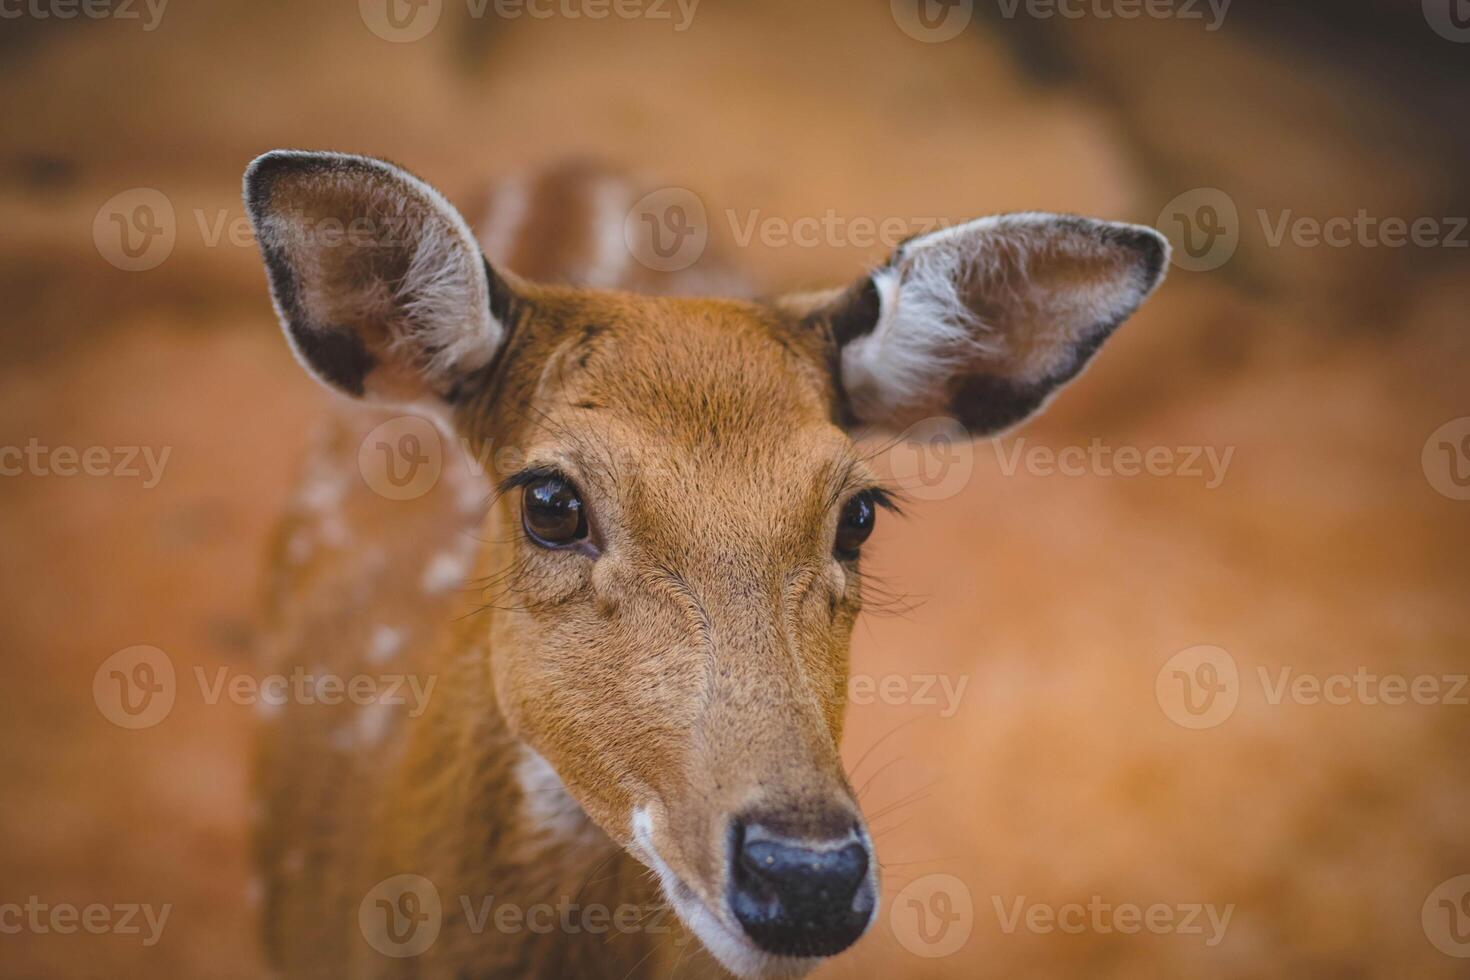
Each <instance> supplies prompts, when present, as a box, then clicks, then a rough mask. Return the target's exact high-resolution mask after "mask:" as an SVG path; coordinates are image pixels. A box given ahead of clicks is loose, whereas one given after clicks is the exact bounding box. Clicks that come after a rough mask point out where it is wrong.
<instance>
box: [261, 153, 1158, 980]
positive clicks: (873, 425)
mask: <svg viewBox="0 0 1470 980" xmlns="http://www.w3.org/2000/svg"><path fill="white" fill-rule="evenodd" d="M641 190H642V188H640V187H638V186H636V185H635V184H634V183H631V182H629V181H626V180H625V179H623V178H620V177H617V176H616V175H613V174H611V173H608V172H605V171H599V170H597V169H596V168H589V167H587V166H585V165H577V166H573V167H570V168H563V169H561V170H558V171H552V172H550V173H549V174H547V175H540V176H537V177H535V178H528V179H525V180H522V181H520V182H519V183H512V184H506V185H502V186H501V187H500V188H499V189H497V191H496V192H495V195H494V196H493V197H492V199H491V200H490V201H489V202H487V203H486V207H485V210H486V211H487V212H488V213H490V214H492V215H498V216H499V221H498V222H497V223H496V224H494V225H493V226H492V227H489V228H487V229H485V231H484V233H483V235H482V239H481V240H482V241H484V242H485V243H486V244H487V246H488V251H489V253H490V254H489V259H490V261H489V262H485V261H484V260H483V259H482V258H481V255H480V249H479V247H478V246H477V245H476V244H475V243H474V241H473V240H471V239H470V238H469V237H468V236H469V233H468V231H467V229H466V228H465V226H464V222H463V221H462V219H460V218H459V216H458V214H457V212H455V211H454V210H453V208H452V207H450V206H449V205H448V204H447V202H445V201H444V200H443V198H442V197H440V196H439V195H438V194H437V193H436V192H433V191H432V190H431V189H429V188H428V187H427V185H425V184H423V182H422V181H418V180H417V179H416V178H412V177H411V176H409V175H407V174H406V173H405V172H403V171H402V170H400V169H399V168H396V167H393V166H392V165H390V164H384V163H381V162H379V161H371V160H366V159H364V158H357V157H345V156H342V155H337V154H308V153H297V152H280V153H274V154H268V155H267V156H265V157H263V158H261V159H260V160H258V161H256V162H255V163H254V164H252V166H251V169H250V171H249V172H248V173H247V177H246V198H247V204H248V206H249V209H250V213H251V216H252V219H253V220H254V222H255V225H256V228H257V232H258V235H259V238H260V241H261V246H262V251H263V253H264V255H265V259H266V264H267V268H268V270H269V272H270V279H271V285H272V292H273V295H274V299H275V302H276V307H277V311H278V313H279V315H280V317H281V319H282V322H283V325H284V327H285V330H286V333H287V336H288V339H290V341H291V343H292V346H293V350H295V351H296V352H297V355H298V357H299V358H300V359H301V360H302V361H303V363H304V364H305V366H306V367H307V369H308V371H310V372H311V373H312V374H313V375H314V376H316V377H317V378H318V379H319V380H321V381H322V382H323V383H324V384H326V385H327V386H328V387H330V388H333V389H335V390H337V391H338V392H340V393H342V394H345V395H347V396H349V397H351V398H354V399H359V400H360V401H359V402H358V404H356V405H354V407H353V409H352V410H351V411H349V412H344V413H342V415H341V417H340V418H338V419H337V420H335V421H334V422H333V424H332V426H331V427H330V428H329V429H328V430H327V431H326V432H324V433H323V435H322V437H321V440H320V443H319V446H318V449H317V450H316V451H315V452H314V453H313V454H312V456H311V458H310V459H309V460H308V461H307V462H306V464H305V467H306V468H305V472H304V474H303V489H302V491H301V493H300V495H299V496H298V498H297V499H296V501H295V502H294V503H293V505H292V508H291V511H290V513H289V514H288V516H287V518H286V520H285V522H284V524H283V527H282V531H281V536H280V540H279V543H278V545H277V549H278V554H277V558H276V561H275V563H274V567H275V568H276V569H277V570H276V571H275V573H274V574H273V578H272V582H271V589H270V595H271V601H270V613H271V622H272V629H271V631H270V637H271V640H270V643H269V649H268V651H267V656H268V657H270V659H271V661H272V665H273V667H274V668H275V669H278V670H282V669H289V668H290V667H297V666H305V667H306V668H308V669H310V670H313V671H315V672H316V673H318V674H321V675H335V676H340V677H352V676H358V675H367V676H371V677H381V676H384V675H385V674H389V673H393V674H406V675H409V676H412V677H415V678H417V679H419V680H420V685H419V689H420V690H421V691H425V692H426V696H425V697H424V698H423V699H422V702H423V703H422V704H417V705H414V706H406V705H393V704H387V703H373V704H368V705H356V704H343V705H336V706H326V705H323V704H319V703H311V704H306V703H297V702H291V701H288V703H286V704H284V705H282V706H279V707H278V708H275V707H273V708H272V709H271V710H270V711H269V713H268V714H267V716H266V717H265V718H264V719H263V721H262V734H261V740H260V748H259V753H258V763H257V768H256V781H257V789H258V792H259V796H260V800H261V812H260V814H259V825H258V833H257V841H258V844H257V847H258V859H259V865H260V868H261V872H262V876H263V883H262V884H263V887H262V892H263V909H262V920H263V932H264V937H265V942H266V946H267V948H268V951H269V953H270V956H271V959H272V961H273V962H274V964H275V965H276V966H277V968H278V969H280V970H281V971H282V972H283V973H285V974H286V975H289V976H303V977H307V976H313V977H314V976H333V977H337V976H344V975H346V976H355V977H357V976H361V977H409V976H412V977H453V978H461V977H528V976H548V977H565V976H611V977H621V978H628V977H634V976H668V975H670V973H671V971H674V970H676V969H677V970H678V971H680V975H699V976H703V975H722V974H724V973H725V972H726V971H728V972H732V973H735V974H737V975H741V976H794V975H801V974H804V973H805V972H807V971H809V970H810V969H811V968H813V967H814V966H815V965H816V964H817V963H818V962H819V961H820V960H819V958H817V957H812V956H786V955H775V954H771V953H767V952H764V951H763V950H761V949H759V948H757V947H756V946H755V945H754V944H752V942H751V941H750V940H749V939H748V938H747V937H746V936H745V935H743V934H742V932H741V930H740V927H739V925H738V924H737V923H735V922H734V920H733V919H732V918H731V915H730V913H729V911H728V909H727V908H726V905H725V900H724V895H725V893H726V890H727V887H728V881H727V877H728V871H727V868H726V866H725V861H726V856H727V851H728V844H727V840H728V835H727V827H728V822H729V820H730V819H731V817H732V816H733V815H735V814H738V813H743V812H748V811H749V810H750V809H751V808H752V807H759V808H762V809H763V812H766V813H770V814H777V815H778V816H777V817H775V818H772V819H779V821H780V823H781V829H782V832H783V833H785V834H788V835H791V836H793V837H801V838H803V839H811V840H829V839H840V838H841V835H843V834H852V835H856V836H855V837H854V839H858V840H861V841H862V842H863V844H864V845H865V846H868V847H869V849H870V848H871V845H870V842H868V841H867V840H866V831H865V829H864V828H863V824H862V820H861V816H860V813H859V811H858V807H857V804H856V802H855V800H854V798H853V793H852V789H851V787H850V786H849V785H848V783H847V778H846V775H845V774H844V772H843V770H842V766H841V761H840V758H839V754H838V745H839V743H840V739H841V732H842V719H843V711H844V700H845V690H846V681H847V675H848V643H849V638H850V634H851V630H852V628H853V624H854V622H855V620H856V617H857V615H858V612H859V610H860V608H861V604H862V571H861V561H860V560H840V559H839V558H837V557H834V555H833V552H832V543H831V542H832V539H833V535H834V528H835V523H836V521H837V510H838V509H839V507H840V504H841V502H842V501H844V500H847V499H850V498H851V496H852V495H853V494H855V493H858V492H860V491H862V490H864V489H865V488H868V487H872V486H874V485H875V484H876V480H875V477H874V476H873V474H872V473H870V472H869V471H868V469H867V466H866V464H865V462H864V460H863V459H862V455H861V454H860V453H859V452H857V451H856V449H855V448H854V444H853V435H854V434H855V433H858V432H861V431H866V430H870V429H888V430H894V431H896V430H898V429H901V428H902V427H903V426H905V425H908V424H910V423H911V422H913V421H917V420H918V419H921V418H924V417H926V416H927V415H932V414H947V415H951V416H953V417H955V418H957V419H959V420H960V421H961V423H962V424H965V425H966V426H967V427H969V429H970V430H971V431H972V432H974V433H975V434H976V435H977V436H978V435H986V434H991V433H994V432H996V431H999V430H1000V429H1002V428H1004V427H1006V426H1009V425H1012V424H1015V423H1016V422H1019V421H1020V420H1021V419H1022V418H1024V417H1025V416H1027V415H1029V414H1031V413H1033V412H1034V411H1036V410H1037V409H1038V408H1039V407H1040V406H1041V405H1042V404H1043V403H1044V401H1045V400H1046V399H1047V398H1048V397H1050V395H1051V394H1052V393H1053V392H1054V390H1055V389H1056V388H1057V387H1058V386H1060V385H1061V384H1063V383H1064V382H1066V381H1067V380H1070V379H1071V378H1072V377H1074V376H1075V375H1076V374H1077V372H1078V371H1080V370H1081V368H1082V366H1083V365H1084V364H1085V363H1086V362H1087V360H1088V358H1089V357H1090V356H1091V355H1092V353H1093V352H1094V351H1095V350H1096V349H1097V347H1098V346H1099V345H1100V344H1101V342H1102V341H1103V339H1105V337H1106V336H1107V334H1108V333H1110V332H1111V331H1112V330H1113V329H1114V328H1116V327H1117V325H1118V324H1119V323H1120V322H1121V321H1122V320H1123V319H1124V318H1125V317H1126V316H1127V315H1128V314H1129V313H1131V312H1132V310H1133V309H1135V308H1136V307H1137V305H1138V304H1139V303H1140V302H1142V300H1143V299H1144V298H1145V297H1146V296H1147V295H1148V293H1149V292H1150V291H1151V290H1152V289H1153V288H1154V287H1155V286H1156V284H1157V283H1158V281H1159V279H1160V278H1161V276H1162V272H1163V268H1164V265H1165V262H1166V258H1167V247H1166V246H1165V245H1164V243H1163V241H1162V239H1161V238H1160V237H1159V236H1158V235H1157V234H1156V233H1154V232H1152V231H1151V230H1148V229H1142V228H1138V227H1136V226H1131V225H1117V224H1108V223H1102V222H1093V221H1088V220H1086V219H1077V218H1058V217H1056V216H1050V215H1023V216H1008V217H1002V218H993V219H982V220H981V221H980V222H974V223H971V224H969V225H964V226H958V227H956V228H953V229H948V230H946V231H943V232H938V233H935V234H934V235H931V236H926V237H925V238H922V239H918V240H914V241H911V242H909V243H906V244H905V245H904V246H903V247H902V248H900V249H899V250H898V252H897V253H896V254H895V255H894V257H893V258H892V259H891V260H890V261H889V262H888V263H887V264H886V265H885V266H883V267H882V268H880V269H879V270H877V271H876V272H875V273H874V274H872V275H870V276H864V277H861V278H860V279H859V280H858V281H857V283H855V284H854V285H853V286H850V287H847V288H845V289H839V290H833V291H830V292H826V293H819V294H810V295H806V296H800V297H787V298H782V299H778V300H775V301H772V302H768V303H767V302H755V301H747V300H731V299H706V298H682V297H676V296H656V295H646V294H635V293H632V292H609V291H603V290H601V289H594V288H589V287H587V286H583V285H565V283H569V282H570V283H580V282H591V283H596V284H598V285H603V286H605V285H636V286H637V287H639V288H640V289H642V290H659V291H663V292H677V291H679V290H680V289H681V288H682V286H683V285H684V284H683V283H681V282H680V281H678V280H680V279H683V280H686V281H696V282H700V283H711V282H716V281H725V282H728V281H730V280H729V279H728V278H724V277H723V276H722V274H720V273H718V272H711V271H709V270H708V269H707V268H703V267H702V268H700V269H697V270H695V271H692V272H691V273H689V274H688V275H687V276H686V275H683V274H679V275H675V276H670V275H650V274H649V272H648V270H645V269H641V268H639V267H638V266H637V265H636V263H632V262H628V261H626V257H624V258H623V259H621V260H620V259H619V258H618V257H616V256H615V255H614V254H613V253H612V252H610V251H609V249H608V247H607V242H608V241H609V239H610V234H611V233H610V232H609V231H608V229H606V228H605V227H601V226H599V225H598V223H597V221H596V220H589V219H596V218H598V217H599V216H600V217H601V220H602V221H603V222H606V221H607V220H608V218H609V216H612V217H613V218H614V219H620V216H621V215H620V204H621V202H627V203H629V204H630V203H631V202H632V201H634V200H637V199H638V197H639V196H641V193H640V192H641ZM621 206H622V207H624V208H625V207H626V205H625V204H624V205H621ZM328 218H336V219H339V220H341V221H342V222H343V223H345V224H350V223H351V222H352V220H353V219H362V222H363V226H364V227H366V228H368V229H370V234H371V235H376V236H379V237H377V238H374V239H373V240H372V241H371V242H358V243H356V244H347V245H342V244H334V245H327V246H322V245H321V244H319V243H314V240H313V237H312V235H313V231H314V229H317V228H318V227H319V226H320V225H321V224H322V223H323V222H324V221H325V219H328ZM532 239H537V240H540V243H537V242H536V241H532ZM512 263H519V264H518V265H515V264H512ZM512 270H514V271H512ZM557 283H563V284H562V285H558V284H557ZM364 403H365V405H364ZM403 406H411V407H412V410H413V411H415V412H422V413H424V414H425V415H426V417H429V418H432V419H434V425H435V426H437V427H438V428H437V430H436V431H437V433H438V435H437V438H438V439H439V440H440V445H441V446H442V447H443V451H442V465H443V473H442V474H441V476H440V479H439V480H438V482H437V483H436V485H435V486H434V487H433V489H432V490H431V491H429V492H428V493H426V494H424V495H423V496H421V497H418V498H416V499H411V500H389V499H385V498H384V497H381V496H378V495H377V494H375V493H373V492H372V491H371V490H370V489H369V488H368V487H367V486H366V485H365V484H364V481H363V479H362V478H361V477H360V475H359V459H360V454H361V453H362V452H363V451H364V450H363V447H364V440H365V439H367V438H368V437H369V434H370V433H371V432H373V431H375V430H376V427H377V426H378V425H379V424H380V423H382V422H383V421H384V420H385V419H387V418H390V417H392V416H394V415H397V414H401V412H402V410H403ZM369 448H371V447H369ZM536 467H545V468H551V467H554V468H555V469H557V470H559V471H561V472H563V473H565V474H567V475H568V476H569V477H571V478H572V479H573V481H574V482H575V483H576V485H577V487H578V488H579V490H580V491H581V492H582V494H583V496H584V498H585V499H586V501H587V505H588V507H589V508H590V513H591V515H592V518H593V520H594V523H595V528H594V530H595V532H596V535H597V541H598V548H597V553H596V554H595V555H588V554H577V553H572V552H551V551H547V550H545V549H539V548H537V547H536V546H535V545H533V544H531V543H529V542H528V541H527V540H526V538H525V537H524V535H523V534H522V533H521V531H520V516H519V515H520V511H519V499H518V494H517V492H516V491H515V490H513V489H512V490H509V491H508V492H503V493H502V492H497V487H499V486H500V485H501V484H502V481H504V480H505V479H506V478H507V477H513V476H514V475H515V474H516V473H517V472H520V471H524V470H526V469H527V468H536ZM481 470H483V471H481ZM411 707H412V708H421V709H422V710H421V711H418V712H417V713H415V711H414V710H411ZM873 866H874V870H872V871H870V874H874V875H875V874H876V870H875V869H876V860H874V862H873ZM405 875H408V876H413V880H414V881H417V882H427V883H428V888H429V890H430V891H432V893H433V894H432V895H429V894H427V893H425V894H424V895H420V896H417V897H416V898H415V901H414V903H413V904H412V905H411V907H410V906H409V905H405V906H404V908H405V910H421V909H422V908H423V907H424V905H423V902H424V901H429V902H430V903H431V904H432V903H437V908H438V912H437V915H436V917H435V918H436V921H435V925H436V927H437V929H438V932H437V936H436V937H435V938H434V940H433V942H432V943H431V944H430V945H429V946H428V947H427V948H425V949H423V950H421V951H416V952H414V954H413V955H405V956H396V955H391V954H384V953H383V952H382V950H381V949H379V948H376V947H375V946H374V945H373V943H372V942H370V941H368V932H370V931H371V930H370V927H369V925H367V924H365V923H367V922H368V920H370V919H372V917H373V916H374V915H375V914H377V913H376V912H375V906H374V904H373V903H374V902H376V901H377V900H378V899H375V898H374V897H373V896H374V895H375V894H376V893H375V891H374V890H375V889H378V888H380V886H381V885H382V883H383V882H385V881H391V880H397V878H398V876H405ZM390 904H391V901H390ZM504 905H508V906H512V907H513V908H514V909H515V910H518V911H519V912H520V913H522V914H525V913H528V911H529V910H532V909H536V908H539V907H542V906H545V907H550V908H552V909H560V908H572V909H573V910H574V911H572V912H568V913H567V915H568V916H570V919H561V918H558V920H557V923H556V924H555V925H554V926H553V927H552V928H550V929H549V930H547V931H541V930H539V929H534V928H531V927H530V925H529V924H523V925H522V926H520V927H510V926H506V925H504V924H503V923H497V920H496V917H495V915H496V910H497V909H498V908H499V907H501V906H504ZM594 906H595V907H599V908H602V909H606V910H607V911H608V917H609V918H611V917H615V916H616V915H617V913H618V910H620V909H629V910H634V912H633V913H632V914H631V916H630V914H629V913H624V920H625V921H631V922H632V923H633V925H632V926H631V927H629V928H626V929H618V928H615V927H610V928H608V929H606V930H605V931H602V932H595V933H594V932H592V931H589V930H588V929H587V928H585V925H586V920H587V915H586V913H585V910H586V909H588V908H591V907H594ZM487 909H488V910H489V911H488V918H487V917H485V916H484V915H483V914H482V913H484V912H485V911H486V910H487ZM424 914H428V913H424ZM558 915H560V913H558ZM599 920H600V921H606V920H605V919H601V917H600V914H599ZM567 921H572V922H574V926H568V925H567V924H566V923H567Z"/></svg>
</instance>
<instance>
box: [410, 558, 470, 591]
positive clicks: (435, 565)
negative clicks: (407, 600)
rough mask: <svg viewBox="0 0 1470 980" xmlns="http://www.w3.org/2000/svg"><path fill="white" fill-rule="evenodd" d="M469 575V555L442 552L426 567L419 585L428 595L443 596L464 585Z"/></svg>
mask: <svg viewBox="0 0 1470 980" xmlns="http://www.w3.org/2000/svg"><path fill="white" fill-rule="evenodd" d="M469 573H470V560H469V556H468V555H466V554H464V553H463V552H460V551H441V552H439V553H438V554H437V555H435V556H434V557H433V558H431V559H429V563H428V564H427V565H425V566H424V575H423V578H422V579H420V580H419V584H420V585H421V586H422V587H423V590H424V592H425V593H426V594H428V595H442V594H443V593H445V592H448V591H449V590H451V589H457V588H459V587H460V586H461V585H463V584H464V580H465V576H467V575H468V574H469Z"/></svg>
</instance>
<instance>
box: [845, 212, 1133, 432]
mask: <svg viewBox="0 0 1470 980" xmlns="http://www.w3.org/2000/svg"><path fill="white" fill-rule="evenodd" d="M1109 227H1111V228H1114V229H1118V230H1129V231H1146V232H1148V233H1150V234H1157V233H1155V232H1153V231H1152V229H1144V228H1141V227H1139V226H1135V225H1122V224H1112V223H1108V222H1101V221H1091V220H1088V219H1079V218H1070V217H1062V216H1059V215H1053V214H1045V213H1037V212H1030V213H1022V214H1007V215H998V216H993V217H988V218H980V219H978V220H975V221H971V222H968V223H966V224H962V225H956V226H954V227H951V228H946V229H943V230H941V231H937V232H933V233H932V234H929V235H925V236H923V237H921V238H916V239H913V240H911V241H909V242H906V243H905V244H904V245H903V246H901V247H900V248H899V250H898V252H897V254H896V255H895V256H894V260H893V261H892V263H890V264H889V265H888V266H886V267H884V268H883V269H880V270H879V271H878V272H876V273H875V274H874V275H873V283H874V285H875V286H876V287H877V290H878V296H879V301H880V308H879V309H880V312H879V316H878V323H877V325H876V326H875V327H874V329H873V330H872V331H871V332H870V333H868V334H866V335H864V336H862V337H860V338H858V339H857V340H854V341H853V342H852V343H849V344H848V345H847V346H846V347H845V348H844V349H843V351H842V382H843V387H844V390H845V391H846V393H847V396H848V398H849V400H850V402H851V404H852V407H853V410H854V411H855V413H856V414H857V416H858V417H859V418H861V419H867V420H881V419H883V418H886V417H890V416H892V415H894V414H895V413H898V414H902V413H903V411H904V409H906V408H910V407H913V406H922V405H925V404H937V403H939V402H940V401H942V398H943V389H944V388H945V387H946V386H947V385H948V383H949V382H950V380H951V379H952V378H953V377H954V376H955V375H956V374H957V373H963V372H966V371H985V372H989V373H994V374H997V375H1000V376H1003V377H1006V378H1008V379H1010V380H1012V381H1015V382H1017V383H1019V384H1028V383H1039V382H1042V381H1044V380H1046V379H1047V378H1050V377H1055V376H1057V375H1058V374H1060V373H1063V372H1064V371H1065V370H1066V369H1067V368H1069V367H1070V366H1072V364H1073V363H1074V362H1075V358H1076V356H1077V350H1078V347H1079V345H1081V344H1084V343H1085V342H1086V341H1087V340H1088V339H1089V336H1090V334H1091V333H1093V332H1095V331H1096V330H1097V329H1098V328H1099V327H1100V326H1102V325H1106V324H1111V323H1114V322H1116V321H1117V320H1118V319H1119V318H1121V317H1122V316H1125V315H1126V314H1127V313H1128V312H1130V311H1131V310H1132V309H1133V308H1135V307H1136V306H1137V305H1138V303H1140V302H1142V300H1143V299H1144V297H1145V296H1146V295H1147V293H1148V291H1149V289H1150V288H1151V287H1152V283H1148V282H1146V281H1145V277H1143V276H1142V275H1140V274H1139V272H1138V268H1139V266H1138V262H1139V258H1138V256H1137V255H1136V254H1133V253H1132V252H1131V250H1129V249H1128V248H1127V247H1126V246H1124V245H1121V244H1119V243H1118V242H1116V241H1108V240H1107V239H1106V238H1104V237H1103V235H1102V234H1101V232H1102V231H1103V230H1104V229H1106V228H1109ZM1079 269H1082V270H1085V272H1086V274H1085V275H1078V274H1077V271H1078V270H1079ZM977 300H979V301H980V302H981V304H982V306H983V310H984V315H982V312H981V310H977V309H976V308H975V305H976V301H977Z"/></svg>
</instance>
